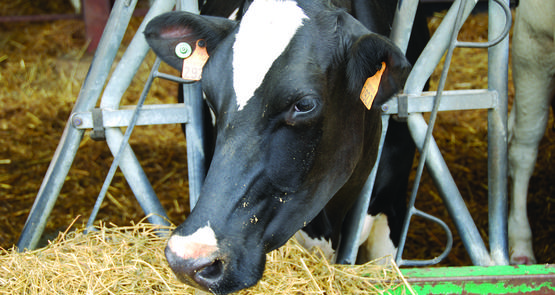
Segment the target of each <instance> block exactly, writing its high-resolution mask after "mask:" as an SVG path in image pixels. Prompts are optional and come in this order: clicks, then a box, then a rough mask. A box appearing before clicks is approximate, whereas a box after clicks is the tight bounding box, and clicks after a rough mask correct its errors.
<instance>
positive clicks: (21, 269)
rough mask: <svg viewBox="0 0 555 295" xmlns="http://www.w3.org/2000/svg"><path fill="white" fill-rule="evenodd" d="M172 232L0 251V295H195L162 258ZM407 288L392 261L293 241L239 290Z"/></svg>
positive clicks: (132, 232)
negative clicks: (328, 255)
mask: <svg viewBox="0 0 555 295" xmlns="http://www.w3.org/2000/svg"><path fill="white" fill-rule="evenodd" d="M170 229H171V228H167V227H166V228H164V227H160V226H154V225H151V224H147V223H139V224H136V225H131V226H124V227H116V226H114V225H110V226H107V225H101V226H100V227H98V231H96V232H92V233H89V234H85V233H84V232H83V230H78V231H75V232H69V233H61V234H60V235H59V236H58V237H57V238H56V239H55V240H54V241H52V242H51V243H50V244H49V245H48V246H47V247H45V248H43V249H40V250H35V251H29V252H25V253H18V252H17V251H16V249H15V248H12V249H10V250H5V249H2V248H0V294H41V295H43V294H195V292H196V291H195V289H193V288H191V287H188V286H186V285H184V284H182V283H180V282H179V281H178V280H177V279H176V278H175V276H174V275H173V273H172V272H171V270H170V269H169V267H168V266H167V264H166V263H165V259H164V254H163V249H164V246H165V241H166V238H165V237H163V235H160V234H159V233H160V232H162V233H163V232H165V231H168V230H170ZM157 233H158V234H157ZM390 261H391V260H390ZM409 288H410V287H409V286H408V285H407V284H406V283H404V282H403V278H402V275H401V274H400V272H399V270H398V268H397V267H396V266H395V265H394V264H392V263H389V264H387V265H385V266H382V265H376V264H372V263H367V264H364V265H358V266H346V265H332V264H329V263H328V262H327V261H326V260H325V259H322V258H320V254H319V253H317V252H316V253H314V252H308V251H307V250H305V249H304V248H303V247H302V246H300V245H299V244H298V243H296V242H295V241H293V240H292V241H290V242H288V243H287V244H286V245H285V246H284V247H282V248H280V249H278V250H276V251H273V252H271V253H269V254H268V255H267V266H266V270H265V272H264V276H263V278H262V280H261V281H260V282H259V283H258V284H257V285H256V286H254V287H252V288H250V289H247V290H243V291H241V292H239V294H245V295H247V294H357V293H358V294H360V293H364V294H383V293H384V292H385V291H388V290H389V291H391V290H393V289H400V293H408V294H410V292H411V290H410V289H409Z"/></svg>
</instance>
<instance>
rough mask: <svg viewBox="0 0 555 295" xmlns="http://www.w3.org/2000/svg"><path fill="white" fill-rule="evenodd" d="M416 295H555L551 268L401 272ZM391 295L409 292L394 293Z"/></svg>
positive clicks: (526, 267) (496, 267)
mask: <svg viewBox="0 0 555 295" xmlns="http://www.w3.org/2000/svg"><path fill="white" fill-rule="evenodd" d="M401 272H402V273H403V275H404V276H405V278H406V280H407V282H408V283H409V284H410V286H411V287H412V289H413V290H414V292H415V293H416V294H419V295H422V294H555V265H554V264H545V265H519V266H468V267H437V268H410V269H401ZM398 291H399V292H396V293H394V294H402V293H405V294H407V293H409V294H410V291H409V292H407V291H408V290H398Z"/></svg>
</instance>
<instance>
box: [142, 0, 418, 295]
mask: <svg viewBox="0 0 555 295" xmlns="http://www.w3.org/2000/svg"><path fill="white" fill-rule="evenodd" d="M303 3H304V2H303ZM145 35H146V36H147V39H148V41H149V43H150V45H151V47H152V48H153V49H154V50H155V52H156V53H157V54H158V55H159V56H160V57H161V58H162V59H164V60H165V61H166V62H168V63H169V64H171V65H173V66H174V67H176V68H178V69H180V68H181V64H182V60H179V59H178V58H177V57H176V56H175V54H174V47H175V44H177V43H178V42H188V43H190V44H195V43H196V41H197V40H199V39H203V40H205V41H206V46H207V49H208V53H209V54H210V59H209V60H208V63H207V64H206V66H205V67H204V70H203V74H202V88H203V91H204V93H205V95H206V100H207V102H208V103H209V105H210V106H211V108H212V110H213V112H214V114H215V117H216V130H217V138H216V145H215V151H214V157H213V159H212V162H211V165H210V168H209V170H208V175H207V177H206V181H205V184H204V186H203V188H202V191H201V194H200V197H199V201H198V203H197V205H196V207H195V208H194V210H193V211H192V212H191V214H190V216H189V217H188V218H187V220H186V221H185V222H184V223H183V224H181V225H180V226H179V227H178V228H177V229H176V230H175V232H174V233H173V234H172V236H171V238H170V239H169V242H168V246H167V248H166V256H167V258H168V261H169V263H170V266H171V267H172V269H173V271H174V272H175V273H176V275H177V277H178V278H179V279H180V280H182V281H184V282H187V283H189V284H191V285H193V286H196V287H199V288H202V289H205V290H210V291H212V292H214V293H228V292H232V291H235V290H238V289H242V288H246V287H248V286H251V285H253V284H255V283H256V282H257V281H258V280H259V279H260V277H261V276H262V272H263V270H264V264H265V253H267V252H269V251H271V250H273V249H276V248H278V247H279V246H281V245H283V244H284V243H285V242H286V241H287V240H288V239H289V238H290V237H291V236H292V235H293V234H294V233H295V232H296V231H298V230H299V229H301V228H302V227H303V226H305V225H306V224H307V223H308V222H310V221H311V220H312V218H314V216H315V215H316V214H318V212H320V211H321V210H322V209H323V208H324V206H325V205H326V204H327V202H328V201H329V200H330V199H331V198H332V197H333V196H334V194H335V193H336V192H337V191H338V190H339V189H340V188H341V187H342V186H343V185H345V183H346V182H347V181H348V180H349V178H350V177H351V175H352V173H353V171H354V170H355V167H356V166H357V164H358V162H359V160H360V159H361V157H362V156H363V153H364V152H365V151H367V149H368V148H369V147H367V146H366V145H367V144H366V143H367V140H365V139H366V138H365V137H366V136H367V133H368V132H367V130H368V128H369V126H367V125H368V124H367V122H368V120H369V119H368V117H369V116H370V114H373V113H374V112H371V111H368V109H367V108H366V107H365V106H364V104H363V103H362V102H361V101H360V100H359V98H358V97H359V94H360V91H361V89H362V88H363V84H364V82H365V80H366V79H367V78H368V77H370V76H372V75H374V74H375V73H376V71H377V70H378V69H380V66H381V64H382V62H385V63H386V69H385V72H384V76H383V77H382V79H381V83H380V86H379V91H378V94H377V96H376V98H375V101H374V106H376V107H379V105H380V104H381V103H382V102H384V101H385V100H387V98H389V97H390V96H391V95H392V94H393V93H394V92H396V91H397V90H398V89H399V87H400V86H402V84H403V83H404V79H405V78H406V75H407V72H408V67H409V66H408V63H407V62H406V60H405V59H404V57H403V55H402V54H401V53H400V51H399V50H398V49H396V48H395V47H394V46H392V45H391V43H389V42H388V41H386V40H385V39H384V38H382V37H379V36H377V35H375V34H371V33H370V32H368V31H366V30H365V29H364V28H363V27H362V26H361V25H360V24H359V23H358V22H356V21H355V20H354V19H352V18H351V17H350V16H349V15H347V14H345V13H343V12H337V11H332V10H331V9H329V8H327V7H324V6H321V4H318V5H316V4H314V3H312V4H310V5H302V4H298V3H297V2H294V1H274V0H268V1H255V2H254V4H253V5H252V6H251V7H250V8H249V11H248V12H247V14H246V15H245V16H244V17H243V20H242V22H241V23H240V24H236V23H235V22H232V21H228V20H225V19H219V18H211V17H202V16H197V15H191V14H187V13H179V12H173V13H169V14H165V15H163V16H160V17H158V18H156V19H155V20H153V21H152V22H151V23H150V24H149V26H148V27H147V29H146V31H145ZM373 121H376V120H373ZM372 130H374V131H375V132H377V131H379V128H373V129H372ZM367 165H370V166H371V165H372V163H368V164H367Z"/></svg>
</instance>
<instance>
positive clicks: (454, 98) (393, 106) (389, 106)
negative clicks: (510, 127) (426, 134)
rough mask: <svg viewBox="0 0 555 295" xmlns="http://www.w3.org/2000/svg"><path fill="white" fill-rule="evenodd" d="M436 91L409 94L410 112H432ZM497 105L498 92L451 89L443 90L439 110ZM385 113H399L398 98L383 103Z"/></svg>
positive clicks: (489, 107)
mask: <svg viewBox="0 0 555 295" xmlns="http://www.w3.org/2000/svg"><path fill="white" fill-rule="evenodd" d="M436 95H437V92H435V91H427V92H423V93H422V95H418V96H416V95H415V96H408V103H407V107H408V109H407V111H408V113H426V112H431V111H432V108H433V104H434V98H435V96H436ZM495 107H497V92H494V91H488V90H485V89H476V90H450V91H444V92H443V98H442V99H441V102H440V104H439V109H438V110H439V111H458V110H475V109H491V108H495ZM382 111H383V113H384V114H389V115H393V114H397V113H398V111H399V103H398V102H397V99H390V100H389V101H387V102H386V103H385V104H383V105H382Z"/></svg>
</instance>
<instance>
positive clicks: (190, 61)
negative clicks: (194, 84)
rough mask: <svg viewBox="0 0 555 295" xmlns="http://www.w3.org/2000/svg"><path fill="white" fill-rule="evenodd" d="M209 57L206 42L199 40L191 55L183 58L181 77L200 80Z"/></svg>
mask: <svg viewBox="0 0 555 295" xmlns="http://www.w3.org/2000/svg"><path fill="white" fill-rule="evenodd" d="M176 50H177V48H176ZM209 57H210V56H209V55H208V52H207V51H206V42H205V41H204V40H203V39H200V40H197V44H196V47H195V51H193V53H192V54H191V55H190V56H189V57H187V58H185V59H183V70H182V72H181V78H183V79H185V80H193V81H199V80H200V79H201V78H202V69H203V68H204V65H205V64H206V61H208V58H209Z"/></svg>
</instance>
